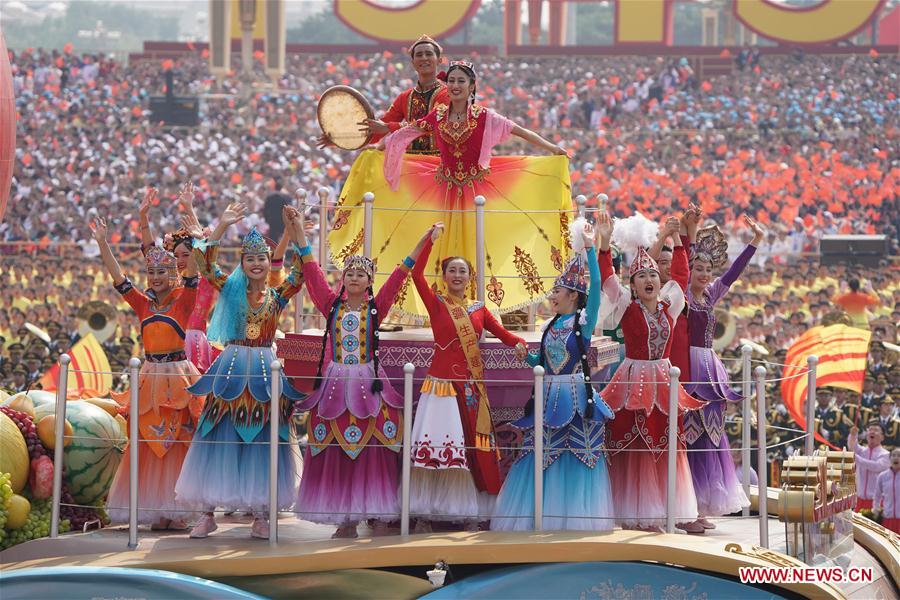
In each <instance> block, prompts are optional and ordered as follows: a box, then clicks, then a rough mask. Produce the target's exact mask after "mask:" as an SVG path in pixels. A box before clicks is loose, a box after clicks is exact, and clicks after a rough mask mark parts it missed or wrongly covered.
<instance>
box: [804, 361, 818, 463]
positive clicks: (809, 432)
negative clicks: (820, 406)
mask: <svg viewBox="0 0 900 600" xmlns="http://www.w3.org/2000/svg"><path fill="white" fill-rule="evenodd" d="M806 364H807V365H808V366H809V373H808V374H807V377H808V379H807V382H806V455H807V456H812V455H813V449H814V448H815V446H816V440H815V431H816V365H818V364H819V357H818V356H816V355H815V354H813V355H811V356H810V357H808V358H807V359H806Z"/></svg>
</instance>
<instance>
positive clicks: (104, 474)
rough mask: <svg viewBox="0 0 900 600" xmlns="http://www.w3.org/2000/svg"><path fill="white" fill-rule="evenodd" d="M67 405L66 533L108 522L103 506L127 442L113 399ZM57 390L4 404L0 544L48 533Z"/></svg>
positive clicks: (0, 431)
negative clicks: (88, 524)
mask: <svg viewBox="0 0 900 600" xmlns="http://www.w3.org/2000/svg"><path fill="white" fill-rule="evenodd" d="M100 400H101V401H99V402H89V401H81V400H77V401H69V402H67V404H66V423H65V427H64V429H65V435H66V437H67V438H68V439H66V440H65V443H64V453H63V465H64V472H63V490H62V499H61V506H60V532H65V531H68V530H69V529H70V528H75V529H81V528H82V527H83V526H84V525H85V523H87V522H90V521H97V520H99V521H101V522H103V523H104V524H105V523H107V522H108V518H107V517H106V513H105V511H104V510H103V509H102V508H101V507H100V505H101V504H102V502H103V500H104V499H105V497H106V494H107V492H108V491H109V487H110V485H111V484H112V478H113V476H114V475H115V472H116V468H118V466H119V462H120V461H121V459H122V453H123V450H124V447H125V443H126V439H125V431H124V428H123V427H122V426H121V420H122V419H121V417H118V418H117V413H115V409H114V407H113V406H112V405H110V404H108V403H107V402H108V401H107V402H102V399H100ZM55 406H56V399H55V395H54V394H51V393H47V392H39V391H32V392H28V393H27V394H25V393H21V394H16V395H14V396H11V397H8V398H6V399H4V400H3V401H2V406H0V550H2V549H6V548H9V547H10V546H14V545H16V544H19V543H21V542H25V541H28V540H31V539H35V538H39V537H44V536H47V535H49V533H50V511H51V502H52V500H51V496H52V493H53V469H54V466H53V456H52V447H53V445H54V444H55V441H56V440H55V433H56V417H55V415H54V411H55Z"/></svg>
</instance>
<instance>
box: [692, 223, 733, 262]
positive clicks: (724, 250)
mask: <svg viewBox="0 0 900 600" xmlns="http://www.w3.org/2000/svg"><path fill="white" fill-rule="evenodd" d="M698 258H699V259H700V260H705V261H708V262H709V263H710V264H711V265H712V267H713V269H718V268H719V267H721V266H723V265H724V264H725V263H727V262H728V240H726V239H725V234H724V233H722V230H721V229H719V227H718V225H710V226H709V227H704V228H703V229H701V230H700V231H698V232H697V242H696V251H695V253H694V256H693V257H691V259H692V260H696V259H698Z"/></svg>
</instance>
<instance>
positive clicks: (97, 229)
mask: <svg viewBox="0 0 900 600" xmlns="http://www.w3.org/2000/svg"><path fill="white" fill-rule="evenodd" d="M89 227H90V229H91V237H93V238H94V241H96V242H97V246H98V247H99V248H100V260H102V261H103V266H104V267H106V272H107V273H109V277H110V279H112V282H113V285H116V286H119V285H122V284H123V283H125V276H124V275H123V274H122V269H121V267H119V261H117V260H116V257H115V256H113V253H112V248H110V247H109V242H108V241H106V236H107V233H108V228H107V225H106V219H103V218H100V217H97V218H96V219H94V221H92V222H91V223H90V225H89Z"/></svg>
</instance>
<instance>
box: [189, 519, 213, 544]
mask: <svg viewBox="0 0 900 600" xmlns="http://www.w3.org/2000/svg"><path fill="white" fill-rule="evenodd" d="M218 528H219V526H218V525H216V519H215V518H214V517H213V516H212V515H203V516H202V517H200V520H199V521H197V524H196V525H194V528H193V529H191V537H192V538H197V539H203V538H205V537H207V536H209V534H211V533H212V532H213V531H215V530H216V529H218Z"/></svg>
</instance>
